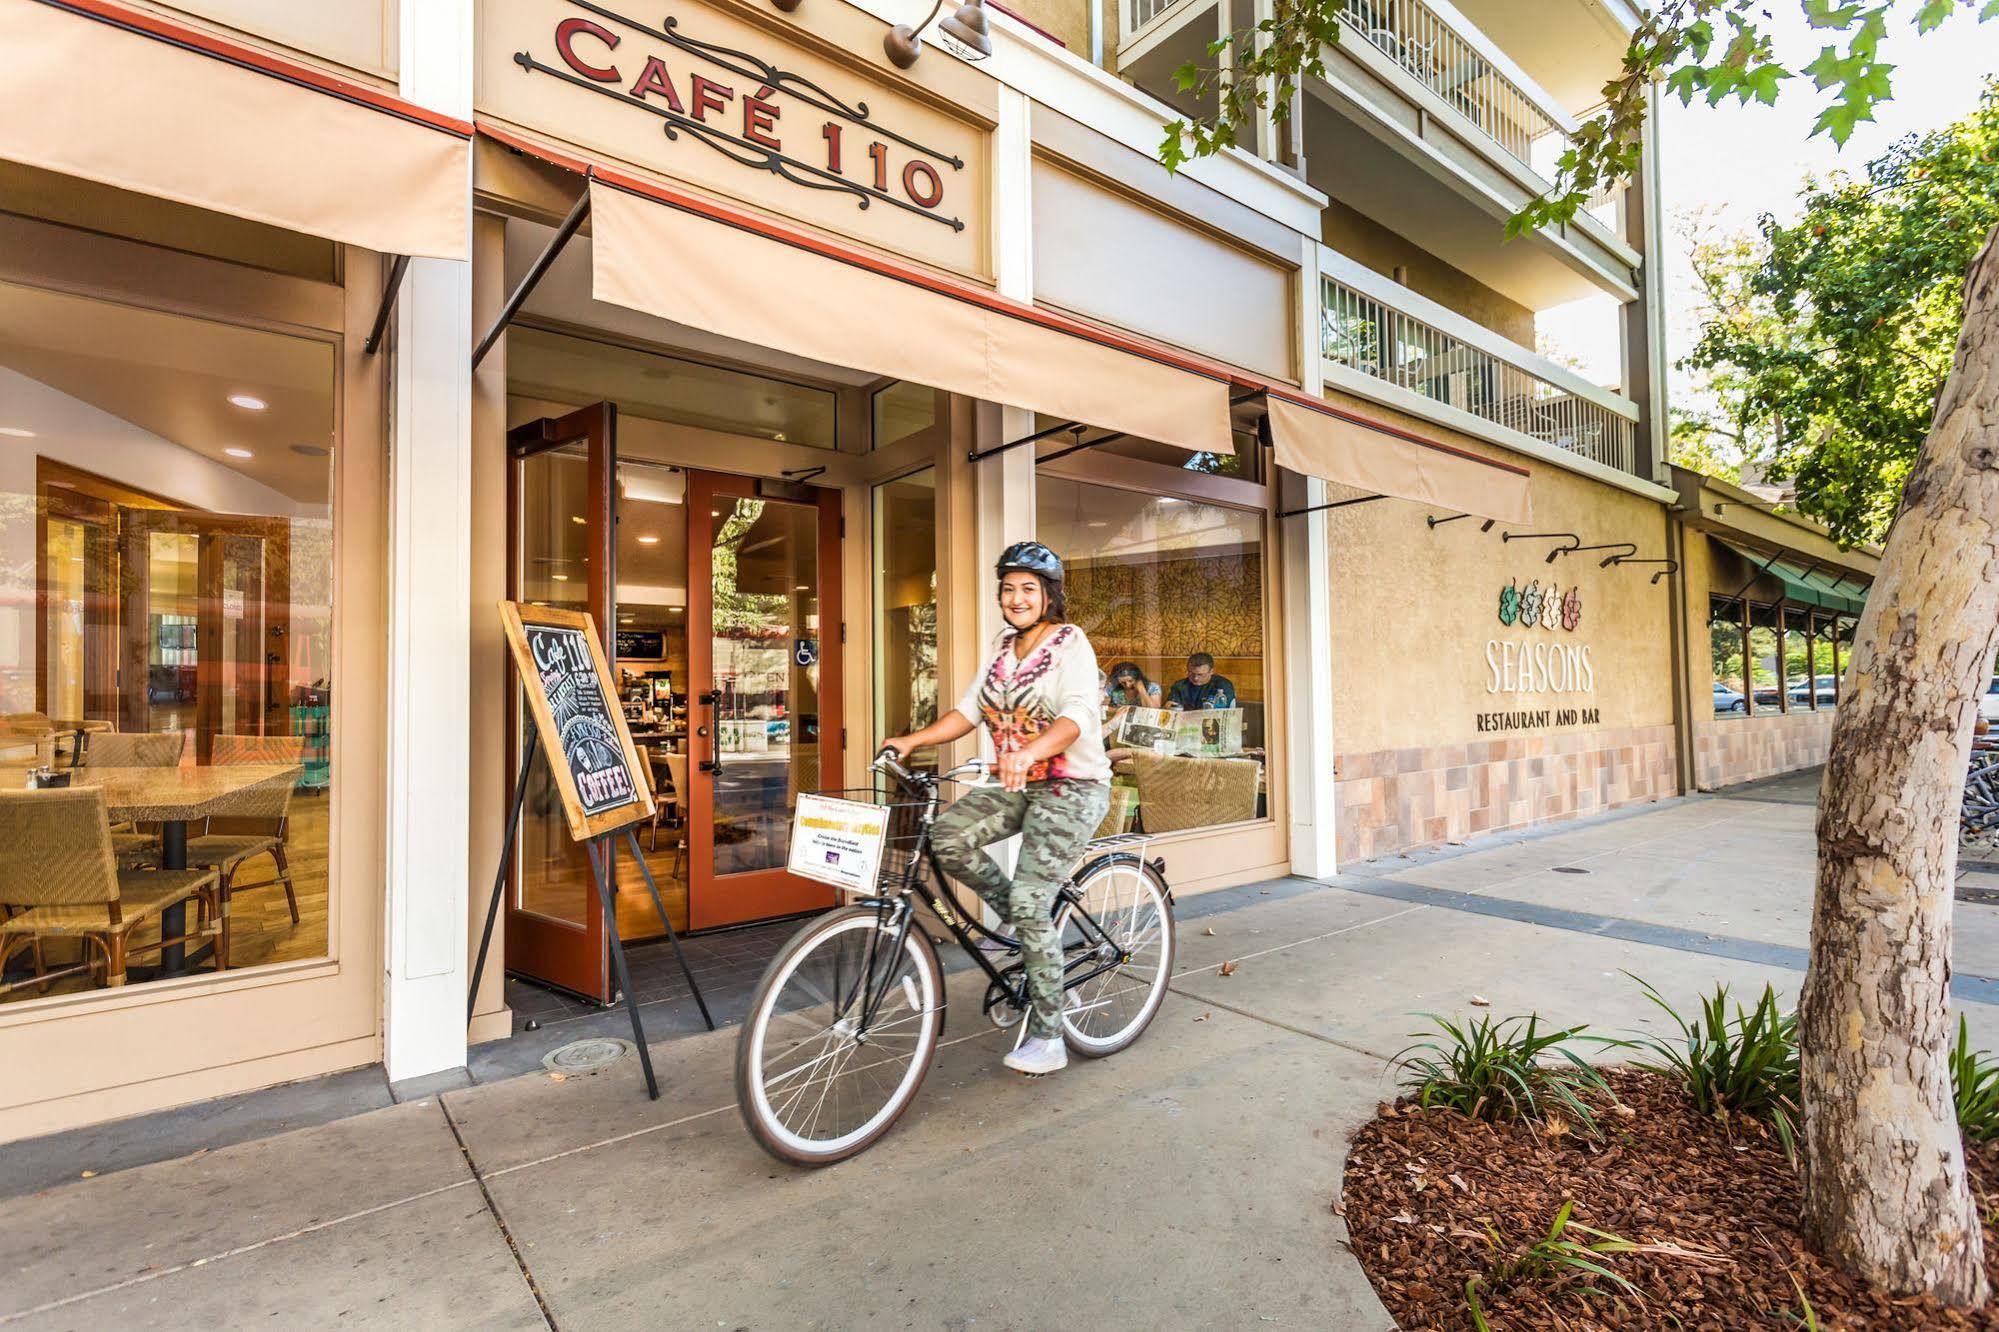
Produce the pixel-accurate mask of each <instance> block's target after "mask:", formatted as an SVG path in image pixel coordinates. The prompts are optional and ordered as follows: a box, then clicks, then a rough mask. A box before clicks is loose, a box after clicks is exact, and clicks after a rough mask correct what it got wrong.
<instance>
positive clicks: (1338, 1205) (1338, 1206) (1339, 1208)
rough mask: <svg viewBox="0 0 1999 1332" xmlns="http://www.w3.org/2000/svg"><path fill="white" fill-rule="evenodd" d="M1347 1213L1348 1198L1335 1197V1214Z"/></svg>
mask: <svg viewBox="0 0 1999 1332" xmlns="http://www.w3.org/2000/svg"><path fill="white" fill-rule="evenodd" d="M1346 1214H1347V1200H1346V1199H1345V1198H1335V1199H1333V1215H1334V1216H1345V1215H1346Z"/></svg>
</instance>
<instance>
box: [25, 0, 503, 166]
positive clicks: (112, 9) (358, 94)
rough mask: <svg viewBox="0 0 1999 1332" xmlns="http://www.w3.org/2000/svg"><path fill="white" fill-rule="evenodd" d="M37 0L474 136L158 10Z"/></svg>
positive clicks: (443, 118) (464, 127) (465, 127)
mask: <svg viewBox="0 0 1999 1332" xmlns="http://www.w3.org/2000/svg"><path fill="white" fill-rule="evenodd" d="M38 2H39V3H41V4H44V5H47V6H48V7H49V8H51V9H61V10H65V11H67V12H69V13H72V14H75V15H76V16H78V17H79V18H87V19H93V20H95V21H97V22H99V23H105V24H109V25H111V26H112V27H115V28H123V29H124V30H125V31H127V32H130V33H135V34H137V35H138V36H141V37H150V38H152V39H153V40H154V41H159V42H165V43H167V44H168V45H171V46H178V47H180V48H181V49H182V50H185V51H192V52H194V53H195V54H197V55H205V56H208V57H210V58H212V59H215V60H222V61H226V62H228V63H229V64H232V65H235V66H237V67H239V68H242V69H247V70H252V71H254V72H256V73H259V74H268V75H270V76H271V77H272V78H277V79H283V80H284V81H285V82H287V83H293V84H297V85H298V86H300V87H302V88H309V89H311V90H312V91H314V92H319V93H324V94H326V95H327V96H329V97H338V98H339V99H341V100H342V101H344V102H352V103H354V104H355V105H357V106H365V107H368V108H369V109H370V110H374V111H380V112H382V113H383V114H385V115H391V116H395V117H397V118H398V119H401V120H407V121H410V122H411V123H412V124H417V125H423V126H426V127H428V128H430V129H434V130H441V131H443V132H444V133H447V134H450V135H452V136H454V137H456V138H460V139H469V138H471V137H472V125H471V124H470V123H469V122H467V121H463V120H459V119H457V118H456V117H454V116H447V115H443V114H441V113H439V112H436V111H432V110H430V109H428V108H427V107H421V106H418V105H417V104H416V103H414V102H406V101H404V100H403V99H402V98H400V97H395V96H391V95H390V94H388V93H385V92H382V91H381V90H380V89H377V88H370V87H368V86H367V85H366V84H361V83H355V82H353V81H351V80H348V79H343V78H337V77H335V76H334V75H332V74H328V73H326V72H325V71H323V70H318V69H314V68H313V67H312V66H310V65H302V64H299V63H298V62H297V61H292V60H285V59H282V58H280V57H278V56H274V55H271V54H270V53H269V52H266V51H259V50H257V49H256V48H254V47H249V46H242V45H239V44H238V43H236V42H231V41H225V40H223V39H222V38H220V37H215V36H212V35H210V34H209V33H205V32H202V31H200V30H199V29H196V28H190V27H187V26H186V25H184V24H180V23H174V22H171V21H169V20H167V19H164V18H161V17H160V16H159V15H157V14H150V13H146V12H145V11H143V10H137V9H130V8H127V7H126V6H124V5H120V4H113V3H111V0H38Z"/></svg>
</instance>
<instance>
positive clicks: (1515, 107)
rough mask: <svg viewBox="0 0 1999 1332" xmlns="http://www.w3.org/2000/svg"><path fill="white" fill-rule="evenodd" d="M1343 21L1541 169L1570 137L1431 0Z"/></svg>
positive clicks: (1395, 1) (1376, 5)
mask: <svg viewBox="0 0 1999 1332" xmlns="http://www.w3.org/2000/svg"><path fill="white" fill-rule="evenodd" d="M1133 3H1134V4H1136V5H1146V4H1153V3H1156V0H1133ZM1162 7H1163V6H1162ZM1340 18H1341V19H1342V20H1343V21H1344V22H1345V23H1346V25H1347V26H1348V27H1349V28H1351V29H1353V30H1354V31H1355V32H1356V33H1358V34H1359V35H1360V36H1362V37H1363V38H1365V39H1366V40H1367V41H1368V43H1369V44H1370V45H1372V46H1374V47H1375V48H1376V49H1377V50H1379V51H1381V52H1382V53H1383V54H1384V55H1386V56H1387V57H1388V58H1389V59H1391V60H1393V61H1394V62H1395V63H1396V64H1398V65H1400V66H1401V67H1402V68H1403V69H1404V70H1405V71H1407V72H1408V74H1409V75H1410V77H1412V78H1414V79H1415V80H1416V81H1417V82H1418V83H1420V84H1422V85H1424V86H1425V87H1427V88H1428V89H1429V90H1430V91H1431V92H1434V93H1435V94H1437V96H1438V97H1440V98H1442V99H1443V100H1444V101H1445V102H1446V103H1448V104H1449V105H1450V106H1452V107H1454V108H1456V110H1457V111H1458V112H1459V113H1460V114H1462V115H1463V116H1464V117H1465V118H1466V119H1468V120H1470V121H1471V122H1472V124H1474V125H1476V126H1478V128H1479V129H1480V130H1482V131H1484V132H1485V134H1486V135H1487V137H1489V138H1491V139H1492V140H1493V141H1494V142H1495V143H1497V144H1498V145H1499V146H1500V147H1501V148H1504V149H1505V150H1506V151H1507V152H1508V153H1509V154H1511V155H1512V156H1513V157H1514V158H1516V159H1518V160H1519V161H1520V162H1521V163H1522V164H1523V165H1525V166H1527V167H1529V168H1535V169H1538V168H1537V166H1536V159H1537V156H1546V155H1547V151H1546V148H1545V147H1544V146H1542V145H1544V141H1546V140H1548V139H1549V138H1550V136H1557V137H1558V138H1566V133H1565V131H1564V130H1563V128H1562V127H1561V126H1560V125H1558V124H1557V123H1556V122H1555V121H1554V119H1553V118H1552V117H1550V116H1549V115H1548V114H1547V113H1546V112H1545V111H1543V110H1542V109H1541V108H1540V106H1539V105H1538V104H1537V103H1536V102H1535V100H1534V99H1533V98H1531V97H1529V96H1528V95H1527V93H1526V92H1524V91H1523V90H1522V89H1521V87H1520V85H1519V84H1517V83H1515V82H1514V81H1513V80H1512V79H1510V78H1508V77H1507V76H1506V75H1505V74H1503V73H1501V72H1500V71H1499V69H1497V68H1496V67H1495V66H1494V65H1493V64H1492V62H1491V61H1489V60H1487V59H1486V57H1485V56H1484V55H1483V54H1481V53H1480V52H1479V50H1478V48H1477V46H1475V45H1474V44H1473V43H1472V42H1471V41H1469V40H1468V39H1466V38H1465V36H1464V35H1463V34H1461V33H1460V32H1459V31H1458V30H1457V29H1456V28H1455V27H1453V26H1451V24H1450V23H1448V22H1446V21H1445V20H1444V19H1443V18H1442V17H1441V16H1440V15H1439V14H1438V13H1437V12H1436V11H1435V10H1433V9H1431V8H1430V7H1429V6H1428V5H1426V4H1424V3H1423V0H1345V2H1344V3H1343V4H1342V5H1341V7H1340ZM1537 146H1538V147H1540V151H1539V152H1538V153H1537Z"/></svg>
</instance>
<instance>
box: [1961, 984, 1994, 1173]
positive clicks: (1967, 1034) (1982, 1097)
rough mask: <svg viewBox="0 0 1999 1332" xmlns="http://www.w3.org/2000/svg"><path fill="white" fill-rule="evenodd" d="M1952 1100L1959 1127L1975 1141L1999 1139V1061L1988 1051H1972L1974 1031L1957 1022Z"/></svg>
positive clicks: (1962, 1022)
mask: <svg viewBox="0 0 1999 1332" xmlns="http://www.w3.org/2000/svg"><path fill="white" fill-rule="evenodd" d="M1950 1090H1951V1098H1952V1100H1954V1101H1955V1102H1956V1104H1957V1126H1958V1128H1959V1129H1961V1130H1963V1132H1964V1136H1965V1137H1967V1138H1969V1139H1971V1140H1972V1141H1973V1142H1985V1141H1988V1140H1989V1139H1992V1138H1996V1137H1999V1060H1995V1059H1993V1058H1992V1052H1991V1051H1989V1050H1973V1049H1972V1048H1971V1029H1970V1028H1969V1027H1967V1026H1966V1025H1965V1022H1964V1016H1963V1014H1959V1015H1958V1019H1957V1043H1956V1044H1955V1045H1953V1046H1951V1048H1950Z"/></svg>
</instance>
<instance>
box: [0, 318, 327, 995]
mask: <svg viewBox="0 0 1999 1332" xmlns="http://www.w3.org/2000/svg"><path fill="white" fill-rule="evenodd" d="M335 373H336V372H335V356H334V347H333V346H332V344H330V343H326V342H319V341H314V340H310V339H305V338H296V337H289V336H284V335H280V334H275V333H269V332H263V331H258V330H253V329H246V328H238V327H234V326H231V325H227V324H221V323H215V322H211V321H208V320H202V319H194V318H188V317H184V316H180V315H172V314H165V313H161V312H158V311H154V310H147V309H141V308H136V307H133V306H127V305H120V304H114V303H111V302H106V301H97V300H89V299H85V298H82V297H77V296H70V295H65V294H59V293H55V292H49V291H43V290H40V289H36V288H29V287H22V286H13V285H6V284H0V792H4V793H5V795H6V797H7V798H6V800H5V802H4V803H3V804H0V1003H5V1002H20V1001H25V1000H32V999H34V998H36V997H38V996H40V995H44V994H49V995H53V994H71V993H76V992H79V991H86V990H93V989H99V988H107V987H110V986H115V985H119V984H141V983H145V982H148V981H151V980H154V979H157V978H161V977H169V976H178V975H186V974H214V973H217V972H220V971H222V970H224V969H235V968H240V967H248V966H257V965H260V964H263V963H270V962H281V961H290V960H294V959H299V958H311V957H318V956H323V955H324V954H325V953H326V951H327V919H328V900H327V898H328V880H327V863H328V856H327V850H328V848H327V838H328V801H329V788H330V785H331V779H332V773H331V764H330V758H331V754H330V733H331V719H332V701H333V688H334V682H333V680H332V679H331V675H332V651H331V649H332V635H333V623H332V594H333V558H334V557H333V527H332V508H331V484H330V483H331V476H332V463H331V458H332V452H333V447H334V402H335ZM49 786H55V787H57V788H58V789H41V788H43V787H49ZM63 788H66V789H63ZM86 791H88V792H89V794H85V792H86ZM106 857H109V858H110V859H111V860H113V861H114V862H115V864H116V866H117V867H118V872H117V873H116V874H113V873H110V872H108V871H107V870H105V869H104V868H103V866H104V864H105V859H106ZM182 869H192V870H195V871H197V872H196V873H195V874H192V875H189V874H185V873H175V872H174V871H177V870H182ZM58 893H59V894H60V896H59V897H58V895H57V894H58ZM100 917H101V923H100Z"/></svg>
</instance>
